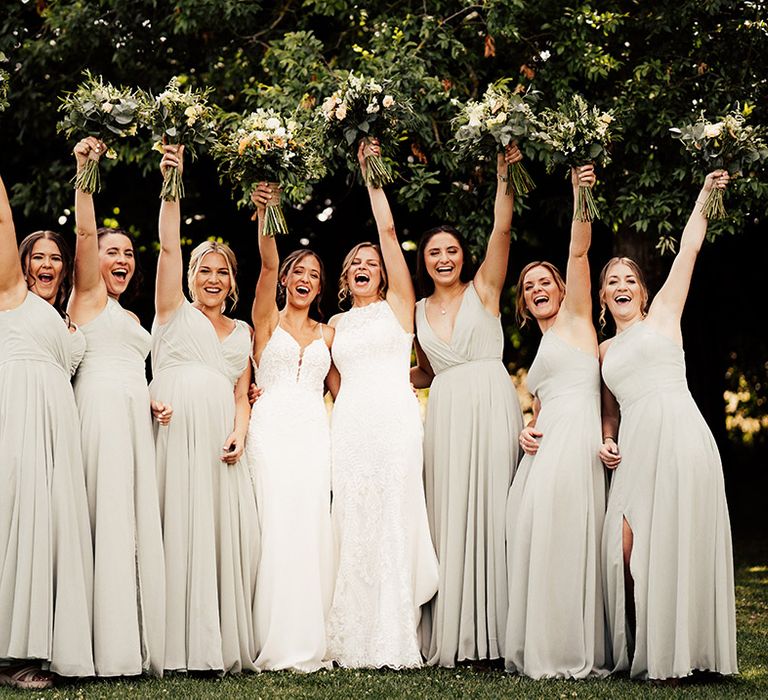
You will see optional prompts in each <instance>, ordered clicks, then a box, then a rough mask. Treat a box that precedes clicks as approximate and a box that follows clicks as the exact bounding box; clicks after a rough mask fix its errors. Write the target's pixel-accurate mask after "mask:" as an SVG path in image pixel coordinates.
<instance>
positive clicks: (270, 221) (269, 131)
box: [212, 109, 324, 236]
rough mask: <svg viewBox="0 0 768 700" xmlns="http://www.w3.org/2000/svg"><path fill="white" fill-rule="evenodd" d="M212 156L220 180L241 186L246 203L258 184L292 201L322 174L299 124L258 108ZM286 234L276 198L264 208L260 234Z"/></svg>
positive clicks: (232, 131)
mask: <svg viewBox="0 0 768 700" xmlns="http://www.w3.org/2000/svg"><path fill="white" fill-rule="evenodd" d="M212 153H213V155H214V157H215V158H216V159H217V161H218V163H219V171H220V173H221V175H222V176H226V177H228V178H229V179H230V180H231V181H232V183H233V184H237V185H240V187H241V189H242V193H243V198H242V199H241V203H246V202H249V201H250V195H251V193H252V192H253V191H254V189H255V188H256V185H257V183H259V182H269V183H275V184H274V185H273V186H272V188H273V190H275V191H279V189H280V188H281V187H286V186H288V187H287V189H288V191H289V192H290V193H293V194H294V197H295V196H296V195H301V194H302V193H303V191H304V189H305V186H306V184H307V183H308V182H309V181H310V180H316V179H319V178H320V177H321V176H322V175H323V172H324V168H323V164H322V162H321V161H320V158H319V157H318V155H317V153H316V151H315V149H314V148H313V147H312V145H311V144H310V143H309V141H308V140H307V135H306V133H305V130H304V128H303V127H302V125H301V124H300V123H299V122H298V121H296V120H295V119H293V118H286V117H284V116H283V115H281V114H280V113H279V112H276V111H275V110H272V109H257V110H256V111H255V112H252V113H251V114H249V115H247V116H246V117H245V118H244V119H243V120H242V121H241V122H240V123H239V124H237V125H236V126H235V128H234V129H233V130H231V131H230V132H229V133H227V134H225V135H224V137H223V138H222V140H221V141H220V142H219V143H217V144H216V145H215V146H214V147H213V149H212ZM285 233H288V227H287V225H286V223H285V217H284V215H283V211H282V209H281V208H280V197H279V196H273V197H272V199H271V200H270V203H269V204H268V205H267V207H266V213H265V220H264V235H265V236H274V235H275V234H285Z"/></svg>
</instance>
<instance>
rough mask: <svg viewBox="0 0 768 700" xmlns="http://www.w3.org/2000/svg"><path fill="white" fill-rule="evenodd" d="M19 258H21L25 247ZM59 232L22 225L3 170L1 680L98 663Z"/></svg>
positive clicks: (17, 683) (42, 679)
mask: <svg viewBox="0 0 768 700" xmlns="http://www.w3.org/2000/svg"><path fill="white" fill-rule="evenodd" d="M20 253H21V255H22V261H20V260H19V254H20ZM68 276H69V265H68V260H67V258H66V256H65V255H64V251H63V242H60V237H59V236H58V235H57V234H53V233H51V232H38V233H35V234H30V236H28V237H27V238H26V239H25V240H24V241H22V245H21V248H20V249H19V250H17V247H16V233H15V230H14V226H13V220H12V216H11V208H10V206H9V204H8V198H7V196H6V192H5V187H4V185H3V182H2V180H0V338H2V342H0V483H2V484H3V487H2V488H0V682H1V683H2V684H7V685H11V686H13V687H16V688H25V689H32V690H39V689H43V688H47V687H50V686H51V684H52V682H53V678H52V675H51V673H49V672H48V671H47V669H50V671H52V672H55V673H58V674H60V675H62V676H91V675H93V655H92V651H91V595H92V581H93V578H92V577H93V559H92V553H91V533H90V529H89V527H88V502H87V499H86V495H85V480H84V478H83V463H82V455H81V453H80V442H79V440H78V438H77V436H78V425H77V408H76V407H75V400H74V396H73V395H72V387H71V385H70V383H69V379H70V373H71V370H72V367H73V365H74V362H73V355H74V351H75V350H76V346H75V343H76V342H78V340H77V339H82V335H81V334H77V333H72V332H71V329H72V327H71V324H70V327H68V324H67V323H66V321H65V320H62V314H63V310H62V302H63V297H64V296H65V289H66V284H65V283H66V280H67V278H68Z"/></svg>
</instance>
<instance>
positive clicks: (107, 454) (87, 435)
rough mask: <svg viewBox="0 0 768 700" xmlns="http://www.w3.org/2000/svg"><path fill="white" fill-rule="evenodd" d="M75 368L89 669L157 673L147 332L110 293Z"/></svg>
mask: <svg viewBox="0 0 768 700" xmlns="http://www.w3.org/2000/svg"><path fill="white" fill-rule="evenodd" d="M80 330H81V331H82V332H83V334H84V335H85V339H86V342H87V350H86V353H85V357H84V358H83V361H82V362H81V363H80V368H79V369H78V372H77V376H76V378H75V383H74V386H75V399H76V401H77V406H78V410H79V413H80V429H81V438H82V447H83V464H84V466H85V478H86V488H87V491H88V505H89V508H90V514H91V530H92V534H93V548H94V591H93V651H94V663H95V666H96V674H97V675H100V676H129V675H137V674H140V673H141V672H142V671H143V670H151V671H152V672H153V673H154V674H156V675H159V674H162V671H163V661H164V659H163V653H164V651H165V570H164V559H163V539H162V537H163V536H162V531H161V528H160V504H159V499H158V495H157V478H156V476H155V441H154V436H153V434H152V414H151V412H150V405H149V389H148V388H147V379H146V373H145V360H146V357H147V355H148V354H149V349H150V345H151V340H150V335H149V333H148V332H147V331H146V330H144V329H143V328H142V327H141V326H140V325H139V324H138V323H137V322H136V320H135V319H134V318H132V317H131V316H130V315H129V314H128V312H126V311H125V310H124V309H123V307H122V306H120V304H119V303H118V302H117V301H115V300H114V299H111V298H109V299H108V300H107V303H106V305H105V306H104V309H103V310H102V311H101V313H100V314H99V315H98V316H96V318H94V319H93V320H91V321H89V322H88V323H86V324H85V325H83V326H82V327H81V329H80Z"/></svg>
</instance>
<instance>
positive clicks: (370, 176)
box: [364, 155, 393, 190]
mask: <svg viewBox="0 0 768 700" xmlns="http://www.w3.org/2000/svg"><path fill="white" fill-rule="evenodd" d="M364 180H365V184H366V186H367V187H373V188H375V189H377V190H378V189H381V188H382V187H384V185H388V184H389V183H390V182H393V179H392V169H391V168H390V167H389V166H388V165H387V164H386V163H385V162H384V160H383V159H382V157H381V156H376V155H370V156H366V158H365V177H364Z"/></svg>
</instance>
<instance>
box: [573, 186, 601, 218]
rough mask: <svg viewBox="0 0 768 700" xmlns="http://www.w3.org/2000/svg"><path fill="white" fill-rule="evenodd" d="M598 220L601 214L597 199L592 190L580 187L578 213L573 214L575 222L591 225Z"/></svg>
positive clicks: (577, 201)
mask: <svg viewBox="0 0 768 700" xmlns="http://www.w3.org/2000/svg"><path fill="white" fill-rule="evenodd" d="M597 218H599V214H598V211H597V204H595V198H594V197H593V196H592V188H591V187H582V186H581V185H580V186H579V191H578V194H577V195H576V211H575V212H574V214H573V220H574V221H583V222H586V223H591V222H592V221H594V220H595V219H597Z"/></svg>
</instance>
